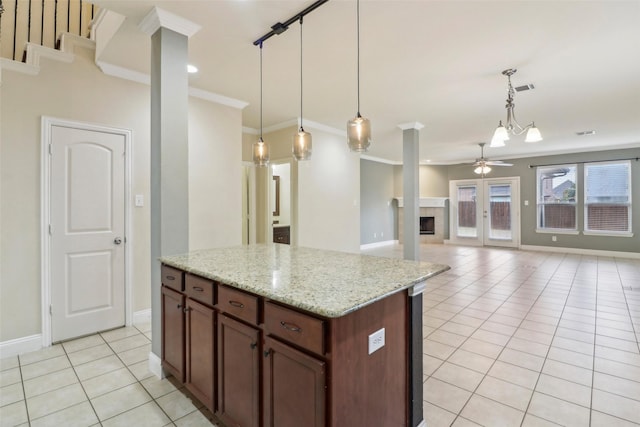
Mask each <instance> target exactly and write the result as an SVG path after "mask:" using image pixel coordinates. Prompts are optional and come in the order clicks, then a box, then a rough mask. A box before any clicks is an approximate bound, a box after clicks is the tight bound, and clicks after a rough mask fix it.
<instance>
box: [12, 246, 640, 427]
mask: <svg viewBox="0 0 640 427" xmlns="http://www.w3.org/2000/svg"><path fill="white" fill-rule="evenodd" d="M366 253H368V254H372V255H379V256H390V257H402V248H401V247H400V246H388V247H383V248H378V249H375V250H369V251H367V252H366ZM421 259H422V260H428V261H433V262H439V263H444V264H449V265H450V266H451V270H450V271H448V272H446V273H444V274H442V275H440V276H437V277H435V278H433V279H431V280H429V281H428V282H427V290H426V292H425V295H424V337H425V339H424V348H423V351H424V359H423V361H424V362H423V364H424V381H425V382H424V408H425V409H424V412H425V420H426V423H427V426H428V427H438V426H450V425H455V426H473V425H483V426H553V425H575V426H631V425H640V348H639V341H640V260H631V259H620V258H607V257H595V256H580V255H567V254H558V253H542V252H527V251H515V250H505V249H497V248H471V247H462V246H448V245H445V246H443V245H423V246H422V247H421ZM150 336H151V335H150V331H149V325H148V324H145V325H136V327H130V328H122V329H117V330H113V331H109V332H105V333H101V334H97V335H93V336H90V337H86V338H81V339H78V340H74V341H69V342H66V343H63V344H59V345H56V346H53V347H51V348H49V349H46V350H42V351H39V352H35V353H29V354H25V355H21V356H18V357H13V358H8V359H2V360H1V361H0V386H1V389H0V425H1V426H5V425H8V426H14V425H25V426H27V425H31V426H62V425H63V426H73V425H77V426H92V425H104V426H118V425H122V426H156V425H157V426H165V425H176V426H200V425H204V426H210V425H211V423H210V421H209V419H210V417H211V414H210V413H208V412H207V411H206V410H205V409H203V408H201V407H199V405H197V404H194V403H193V402H192V401H191V400H190V399H189V398H188V392H186V391H185V390H184V389H179V388H176V386H175V385H174V384H173V383H172V382H171V381H169V380H167V379H164V380H159V379H157V378H156V377H154V376H153V375H152V374H151V373H150V372H149V371H148V370H147V355H148V353H149V348H150V344H149V342H150V341H149V338H150ZM301 427H302V426H301ZM354 427H359V426H354ZM375 427H377V426H375ZM380 427H385V426H380Z"/></svg>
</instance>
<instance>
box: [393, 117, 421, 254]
mask: <svg viewBox="0 0 640 427" xmlns="http://www.w3.org/2000/svg"><path fill="white" fill-rule="evenodd" d="M398 127H399V128H400V129H402V197H403V200H404V209H403V214H404V224H403V229H402V231H403V233H404V235H403V251H404V259H407V260H414V261H419V260H420V176H419V173H420V129H422V128H423V127H424V125H423V124H421V123H418V122H413V123H405V124H402V125H398Z"/></svg>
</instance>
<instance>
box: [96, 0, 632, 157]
mask: <svg viewBox="0 0 640 427" xmlns="http://www.w3.org/2000/svg"><path fill="white" fill-rule="evenodd" d="M96 3H97V4H98V5H100V6H101V7H104V8H107V9H111V10H114V11H116V12H118V13H121V14H123V15H125V16H127V17H128V19H127V21H126V23H125V25H123V27H122V28H121V30H120V32H119V33H118V34H117V36H116V37H115V38H114V40H113V42H112V43H111V44H110V45H109V47H108V49H107V50H106V51H105V53H104V54H103V56H102V57H101V59H102V60H103V61H106V62H110V63H112V64H114V65H119V66H122V67H126V68H130V69H133V70H135V71H139V72H143V73H148V72H149V46H150V40H149V37H148V36H147V35H145V34H143V33H142V32H140V30H138V28H137V24H138V23H139V22H140V21H141V19H142V18H143V17H144V16H145V15H146V14H147V13H148V12H149V11H150V10H151V8H152V7H153V6H154V5H157V6H158V7H160V8H162V9H164V10H167V11H169V12H172V13H174V14H177V15H180V16H182V17H184V18H186V19H188V20H190V21H192V22H194V23H196V24H199V25H201V26H202V29H201V30H200V31H199V32H197V33H196V34H195V35H194V36H192V37H191V39H190V40H189V60H190V62H191V63H192V64H194V65H196V66H197V67H198V68H199V70H200V71H199V73H198V74H197V75H192V76H191V77H190V84H191V86H192V87H195V88H199V89H203V90H206V91H210V92H214V93H217V94H220V95H224V96H227V97H231V98H235V99H239V100H242V101H247V102H249V106H248V107H246V108H245V109H244V111H243V124H244V126H247V127H251V128H259V126H260V120H259V99H260V98H259V95H260V93H259V48H257V47H255V46H254V45H253V43H252V42H253V41H254V40H256V39H258V38H259V37H260V36H262V35H263V34H265V33H267V32H268V31H269V30H270V27H271V26H272V25H273V24H275V23H277V22H282V21H285V20H287V19H289V18H291V17H293V16H294V15H296V14H297V13H298V12H299V11H301V10H303V9H304V8H306V7H307V6H309V5H310V4H311V3H313V0H304V1H301V0H289V1H270V0H210V1H205V0H199V1H190V0H182V1H171V0H164V1H160V0H156V1H152V0H126V1H123V0H98V1H96ZM360 10H361V15H360V16H361V33H360V34H361V43H360V47H361V113H362V115H363V116H365V117H367V118H369V119H370V120H371V122H372V128H373V143H372V146H371V148H370V150H369V152H368V153H367V154H368V155H370V156H373V157H377V158H381V159H386V160H388V161H392V162H400V161H401V159H402V131H401V130H400V129H399V128H398V125H399V124H404V123H408V122H420V123H422V124H424V125H425V127H424V129H422V130H421V131H420V160H421V161H422V162H426V161H428V160H429V161H431V162H433V163H436V164H438V163H443V164H451V163H459V162H465V161H469V160H473V159H474V158H475V157H478V156H479V148H478V146H477V143H478V142H482V141H488V140H490V138H491V136H492V134H493V130H494V129H495V127H496V125H497V123H498V120H501V119H502V120H504V119H505V118H506V111H505V109H504V104H505V99H506V95H507V80H506V78H505V77H504V76H502V75H501V72H502V70H504V69H506V68H517V69H518V72H517V73H516V75H515V76H513V77H512V81H513V85H514V86H520V85H524V84H527V83H532V84H534V85H535V89H534V90H531V91H527V92H520V93H516V96H515V104H516V112H517V116H518V118H519V121H520V122H521V124H523V125H524V124H527V123H529V122H530V121H532V120H534V121H535V122H536V125H537V126H538V128H539V129H540V131H541V132H542V135H543V137H544V140H543V141H542V142H539V143H536V144H525V143H524V136H521V137H513V138H512V139H511V140H510V141H507V146H506V147H503V148H487V149H486V150H485V155H487V156H488V157H491V158H495V159H501V158H516V157H528V156H533V155H542V154H551V153H565V152H580V151H593V150H598V149H607V148H616V147H640V24H639V23H640V1H637V0H632V1H609V0H604V1H543V0H538V1H482V0H470V1H419V0H414V1H402V0H362V1H361V4H360ZM355 23H356V3H355V1H353V0H349V1H346V0H330V1H329V2H328V3H326V4H324V5H322V6H321V7H320V8H318V9H317V10H315V11H314V12H312V13H311V14H309V15H307V16H306V17H305V19H304V34H303V36H304V118H305V119H306V120H310V121H313V122H317V123H321V124H323V125H326V126H330V127H333V128H336V129H339V130H342V129H345V127H346V122H347V120H348V119H350V118H352V117H353V116H354V115H355V113H356V59H355V58H356V55H355V54H356V30H355ZM299 31H300V30H299V24H298V23H294V24H292V25H291V27H290V28H289V30H288V31H286V32H285V33H283V34H282V35H279V36H274V37H272V38H271V39H269V40H268V41H266V42H265V43H264V48H263V60H264V77H263V78H264V127H265V128H266V127H269V126H274V125H277V124H280V123H283V122H288V121H291V120H292V119H295V118H296V117H298V116H299V102H300V101H299V96H300V95H299V74H300V71H299V70H300V68H299V67H300V65H299V60H300V59H299V49H300V44H299V43H300V41H299V36H300V33H299ZM307 130H311V131H312V133H313V129H307ZM585 130H595V131H596V135H593V136H583V137H579V136H576V134H575V133H576V132H579V131H585ZM267 142H268V141H267ZM345 144H346V142H345Z"/></svg>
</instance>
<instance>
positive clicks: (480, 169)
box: [473, 165, 491, 175]
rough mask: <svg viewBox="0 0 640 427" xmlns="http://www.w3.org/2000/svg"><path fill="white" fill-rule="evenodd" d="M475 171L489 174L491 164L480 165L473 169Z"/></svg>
mask: <svg viewBox="0 0 640 427" xmlns="http://www.w3.org/2000/svg"><path fill="white" fill-rule="evenodd" d="M473 171H474V172H475V173H477V174H478V175H480V174H482V175H484V174H487V173H489V172H491V168H490V167H489V166H486V165H485V166H478V167H477V168H475V169H474V170H473Z"/></svg>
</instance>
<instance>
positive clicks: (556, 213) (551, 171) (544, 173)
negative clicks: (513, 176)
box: [537, 165, 577, 231]
mask: <svg viewBox="0 0 640 427" xmlns="http://www.w3.org/2000/svg"><path fill="white" fill-rule="evenodd" d="M537 183H538V189H537V192H538V218H537V220H538V227H537V228H538V230H549V231H563V230H564V231H577V226H576V223H577V209H576V202H577V191H576V190H577V188H576V187H577V186H576V165H563V166H553V167H538V169H537Z"/></svg>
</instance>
